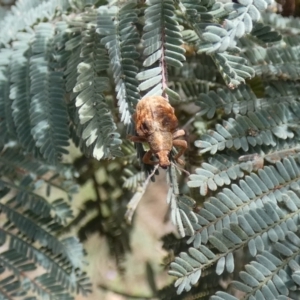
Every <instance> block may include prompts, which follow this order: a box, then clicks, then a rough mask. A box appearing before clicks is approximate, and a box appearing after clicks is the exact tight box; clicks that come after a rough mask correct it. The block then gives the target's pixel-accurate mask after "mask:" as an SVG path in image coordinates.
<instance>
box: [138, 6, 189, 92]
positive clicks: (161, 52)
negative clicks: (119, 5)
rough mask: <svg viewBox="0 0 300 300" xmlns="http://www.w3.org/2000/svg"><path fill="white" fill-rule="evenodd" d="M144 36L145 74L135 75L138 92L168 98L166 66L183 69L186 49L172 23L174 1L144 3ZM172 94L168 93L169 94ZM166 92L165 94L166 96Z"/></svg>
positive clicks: (175, 23) (176, 23)
mask: <svg viewBox="0 0 300 300" xmlns="http://www.w3.org/2000/svg"><path fill="white" fill-rule="evenodd" d="M146 4H147V5H148V7H147V8H146V10H145V26H144V34H143V37H142V38H143V45H144V52H143V54H144V56H145V60H144V62H143V66H144V67H145V68H146V69H145V70H144V71H142V72H140V73H139V74H138V75H137V77H136V78H137V79H138V80H139V81H142V82H141V83H140V85H139V89H140V90H141V91H147V90H148V92H147V93H146V95H147V96H149V95H164V96H166V95H168V87H167V75H168V73H167V67H169V66H173V67H177V68H178V67H182V61H184V60H185V56H184V53H185V50H184V49H183V48H182V47H181V45H182V36H181V33H180V28H179V25H178V22H177V21H176V20H175V18H174V17H175V7H174V1H173V0H162V1H161V0H147V1H146ZM169 92H170V93H171V91H169ZM165 93H166V94H165Z"/></svg>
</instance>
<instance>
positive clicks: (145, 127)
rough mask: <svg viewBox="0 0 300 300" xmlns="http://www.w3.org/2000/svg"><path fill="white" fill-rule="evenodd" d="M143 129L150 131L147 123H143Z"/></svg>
mask: <svg viewBox="0 0 300 300" xmlns="http://www.w3.org/2000/svg"><path fill="white" fill-rule="evenodd" d="M142 129H143V130H149V128H148V125H147V124H146V122H143V123H142Z"/></svg>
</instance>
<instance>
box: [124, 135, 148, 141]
mask: <svg viewBox="0 0 300 300" xmlns="http://www.w3.org/2000/svg"><path fill="white" fill-rule="evenodd" d="M127 139H128V140H130V141H132V142H135V143H144V142H147V139H146V138H145V137H142V136H136V135H127Z"/></svg>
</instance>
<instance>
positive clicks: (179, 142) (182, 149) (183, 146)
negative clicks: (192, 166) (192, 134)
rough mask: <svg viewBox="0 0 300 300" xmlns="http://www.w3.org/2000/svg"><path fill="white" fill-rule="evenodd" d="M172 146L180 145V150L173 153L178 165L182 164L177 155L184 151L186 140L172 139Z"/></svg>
mask: <svg viewBox="0 0 300 300" xmlns="http://www.w3.org/2000/svg"><path fill="white" fill-rule="evenodd" d="M173 146H175V147H180V148H181V149H180V151H179V152H178V153H177V154H176V155H175V157H174V158H175V160H176V161H177V162H178V163H179V164H180V165H184V162H183V160H181V159H179V157H180V156H181V155H182V154H183V153H184V152H185V150H186V149H187V142H186V141H184V140H174V141H173Z"/></svg>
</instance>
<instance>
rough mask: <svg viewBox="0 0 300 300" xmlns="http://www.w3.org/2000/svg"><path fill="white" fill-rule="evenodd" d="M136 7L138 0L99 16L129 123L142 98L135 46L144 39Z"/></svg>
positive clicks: (122, 111)
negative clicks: (138, 22)
mask: <svg viewBox="0 0 300 300" xmlns="http://www.w3.org/2000/svg"><path fill="white" fill-rule="evenodd" d="M135 7H136V1H131V2H129V3H126V4H125V5H124V6H122V7H121V8H119V10H118V11H117V12H115V13H109V11H106V10H103V11H102V12H101V13H99V15H98V29H97V32H98V33H99V34H100V36H101V37H102V36H103V37H102V38H101V43H102V44H103V45H105V47H106V48H107V50H108V53H109V58H110V65H111V69H112V72H113V76H114V80H115V90H116V97H117V99H118V106H119V112H120V115H121V122H123V123H124V124H126V125H129V124H130V123H131V122H132V118H131V117H132V113H133V110H134V107H135V105H136V104H137V102H138V101H139V99H140V95H139V91H138V85H139V82H138V81H137V79H136V75H137V72H138V68H137V67H136V66H135V62H134V60H135V59H137V58H138V57H139V53H138V52H137V51H136V49H135V48H136V45H137V44H138V43H139V41H140V38H139V35H138V32H137V30H136V28H135V27H134V23H136V22H137V20H138V18H137V10H136V9H135ZM116 9H117V8H116Z"/></svg>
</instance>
